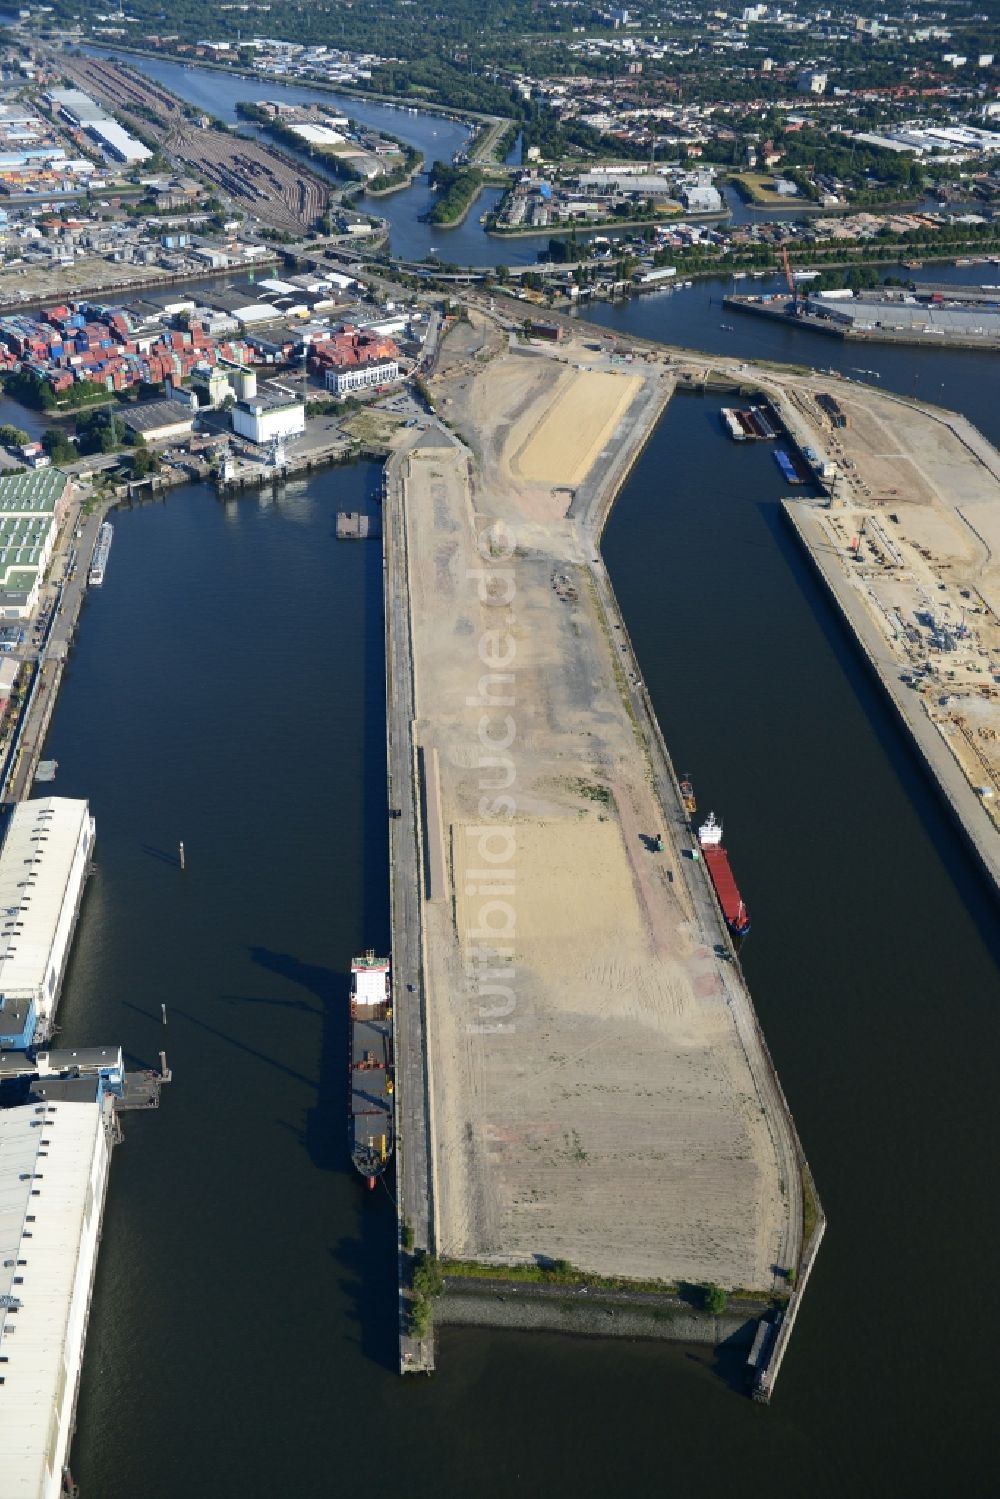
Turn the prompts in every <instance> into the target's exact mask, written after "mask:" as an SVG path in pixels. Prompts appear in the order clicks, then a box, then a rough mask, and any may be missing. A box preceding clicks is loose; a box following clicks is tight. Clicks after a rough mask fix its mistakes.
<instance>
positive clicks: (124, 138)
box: [87, 120, 153, 161]
mask: <svg viewBox="0 0 1000 1499" xmlns="http://www.w3.org/2000/svg"><path fill="white" fill-rule="evenodd" d="M87 129H88V131H89V132H90V134H91V135H92V136H94V137H95V138H96V139H97V140H99V141H100V142H101V143H102V145H105V146H107V147H109V149H110V150H112V151H113V152H114V153H115V155H117V156H120V157H121V158H122V160H123V161H148V159H149V158H150V157H151V156H152V154H153V153H152V151H151V150H150V149H149V147H148V146H144V145H143V144H142V141H137V140H136V138H135V136H134V135H129V133H128V131H127V130H123V129H122V127H121V126H120V125H119V124H118V122H117V121H116V120H90V121H88V124H87Z"/></svg>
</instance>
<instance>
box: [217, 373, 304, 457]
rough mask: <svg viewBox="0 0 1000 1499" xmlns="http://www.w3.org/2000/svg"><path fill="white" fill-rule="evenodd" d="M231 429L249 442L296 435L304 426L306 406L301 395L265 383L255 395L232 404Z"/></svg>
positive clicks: (274, 439)
mask: <svg viewBox="0 0 1000 1499" xmlns="http://www.w3.org/2000/svg"><path fill="white" fill-rule="evenodd" d="M232 415H233V431H234V432H236V433H237V434H238V435H239V436H240V437H246V438H248V439H249V441H250V442H255V443H259V444H263V443H268V442H275V441H277V440H280V439H283V438H286V437H299V436H301V434H302V433H303V432H304V431H305V430H306V408H305V405H304V403H303V401H302V400H301V398H300V397H299V396H297V395H295V394H294V393H293V392H292V391H289V390H284V389H283V388H282V387H281V386H278V385H270V386H265V387H264V389H263V390H262V391H260V392H259V393H258V394H257V395H253V396H247V397H246V398H245V399H244V400H242V401H237V403H236V405H235V406H234V407H233V412H232Z"/></svg>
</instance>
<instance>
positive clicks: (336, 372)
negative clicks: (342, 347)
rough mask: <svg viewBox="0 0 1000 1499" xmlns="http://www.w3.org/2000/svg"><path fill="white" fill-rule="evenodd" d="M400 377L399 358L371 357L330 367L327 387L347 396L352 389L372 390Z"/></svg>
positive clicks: (389, 383)
mask: <svg viewBox="0 0 1000 1499" xmlns="http://www.w3.org/2000/svg"><path fill="white" fill-rule="evenodd" d="M398 379H399V360H398V359H370V360H362V361H360V362H359V363H357V364H348V365H337V366H334V367H333V368H332V369H328V370H327V372H326V388H327V390H332V391H333V392H334V394H335V395H338V396H346V395H350V393H351V391H352V390H370V389H371V388H372V386H375V385H391V384H392V382H393V381H394V380H398Z"/></svg>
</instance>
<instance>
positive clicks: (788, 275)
mask: <svg viewBox="0 0 1000 1499" xmlns="http://www.w3.org/2000/svg"><path fill="white" fill-rule="evenodd" d="M781 264H782V266H783V267H784V271H785V281H786V282H787V283H788V292H789V295H790V297H791V299H792V312H793V313H796V314H797V313H798V310H799V292H798V287H797V286H796V285H795V277H794V276H793V275H792V267H791V265H790V264H789V261H788V249H787V246H785V245H782V247H781Z"/></svg>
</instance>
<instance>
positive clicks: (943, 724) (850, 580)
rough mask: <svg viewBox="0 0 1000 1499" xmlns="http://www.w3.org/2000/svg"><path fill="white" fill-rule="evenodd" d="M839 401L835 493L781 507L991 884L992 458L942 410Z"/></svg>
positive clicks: (851, 392)
mask: <svg viewBox="0 0 1000 1499" xmlns="http://www.w3.org/2000/svg"><path fill="white" fill-rule="evenodd" d="M797 383H798V385H799V388H798V389H797V390H796V391H795V396H796V398H797V401H798V408H797V409H798V411H799V413H800V414H804V413H807V412H808V411H809V404H810V403H809V402H808V401H807V400H804V399H803V392H802V389H801V385H802V384H804V383H805V382H797ZM810 383H815V382H810ZM837 406H838V410H839V419H838V422H837V424H835V425H833V424H829V418H828V417H827V418H826V420H824V426H825V427H827V430H826V431H825V432H824V434H823V440H824V441H825V443H826V447H827V451H828V452H829V454H830V455H831V458H832V459H833V461H834V462H835V463H836V465H837V469H838V477H837V480H836V481H835V483H834V484H833V486H832V493H831V495H830V496H829V497H828V498H827V499H825V500H823V501H808V500H786V501H785V510H786V514H787V515H788V516H789V518H790V519H791V521H792V523H793V525H794V526H795V529H796V531H797V533H798V535H799V537H800V539H801V540H802V542H803V544H804V545H805V546H806V547H807V549H808V550H809V552H810V555H811V556H812V558H813V561H814V563H815V564H816V566H817V568H818V570H819V571H820V573H821V574H822V576H823V577H824V579H825V581H826V582H827V584H828V586H829V588H830V589H831V591H832V593H833V594H834V597H835V598H836V600H837V602H838V605H839V606H840V608H841V610H842V612H843V614H844V617H845V620H846V621H847V623H848V625H849V626H850V627H851V628H852V630H853V631H854V633H855V635H856V638H857V640H858V642H859V644H860V645H861V646H862V648H863V650H864V652H865V654H866V655H867V657H868V660H869V662H870V664H871V665H872V667H873V669H874V670H875V671H876V673H877V675H878V676H879V678H880V680H881V681H882V683H883V686H884V687H885V689H886V691H887V692H888V694H889V696H890V698H891V699H892V701H893V702H894V704H895V706H896V708H897V711H898V712H899V714H900V715H901V717H902V718H903V720H904V722H905V723H906V725H907V727H908V729H909V730H910V732H911V733H912V735H913V737H914V740H915V742H916V744H917V747H918V749H919V751H920V753H921V754H922V755H923V757H924V759H925V760H926V762H927V764H928V766H929V768H930V769H931V771H932V773H933V774H934V776H935V778H936V779H937V781H938V783H939V786H940V788H941V789H942V791H943V792H944V794H945V797H946V799H947V801H948V802H949V804H950V805H951V807H952V808H953V810H954V811H955V812H956V814H957V815H958V817H959V820H960V822H961V824H962V826H963V828H964V830H965V832H966V834H967V836H968V837H969V839H970V841H971V842H972V844H973V846H974V847H975V849H976V850H977V852H978V853H979V855H980V858H981V860H982V862H983V864H984V866H985V868H986V869H987V871H988V873H989V874H990V876H991V877H992V879H993V880H994V881H995V882H996V881H1000V803H998V797H1000V564H998V562H997V557H998V554H1000V503H998V502H1000V462H998V458H997V454H996V453H995V451H994V450H993V449H992V448H991V447H990V445H989V444H988V443H986V442H985V440H984V439H983V438H982V437H981V436H980V434H979V433H977V432H976V431H975V429H974V428H972V427H971V426H970V424H969V423H968V422H966V421H965V420H964V418H961V417H956V416H953V415H952V414H951V413H948V412H942V411H938V410H935V409H934V408H921V407H918V406H915V405H914V404H913V403H911V402H906V401H902V400H900V399H899V398H898V397H894V396H890V395H887V394H883V393H881V392H874V391H870V390H867V389H866V390H865V391H864V393H863V394H862V392H860V391H859V390H857V388H856V387H855V388H854V389H850V388H849V387H848V388H846V389H843V390H838V394H837ZM812 407H813V411H814V412H816V413H817V414H818V413H819V412H820V411H822V409H823V408H822V406H821V404H820V403H819V401H818V398H817V397H816V396H815V395H814V396H813V398H812ZM824 415H825V414H824Z"/></svg>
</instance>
